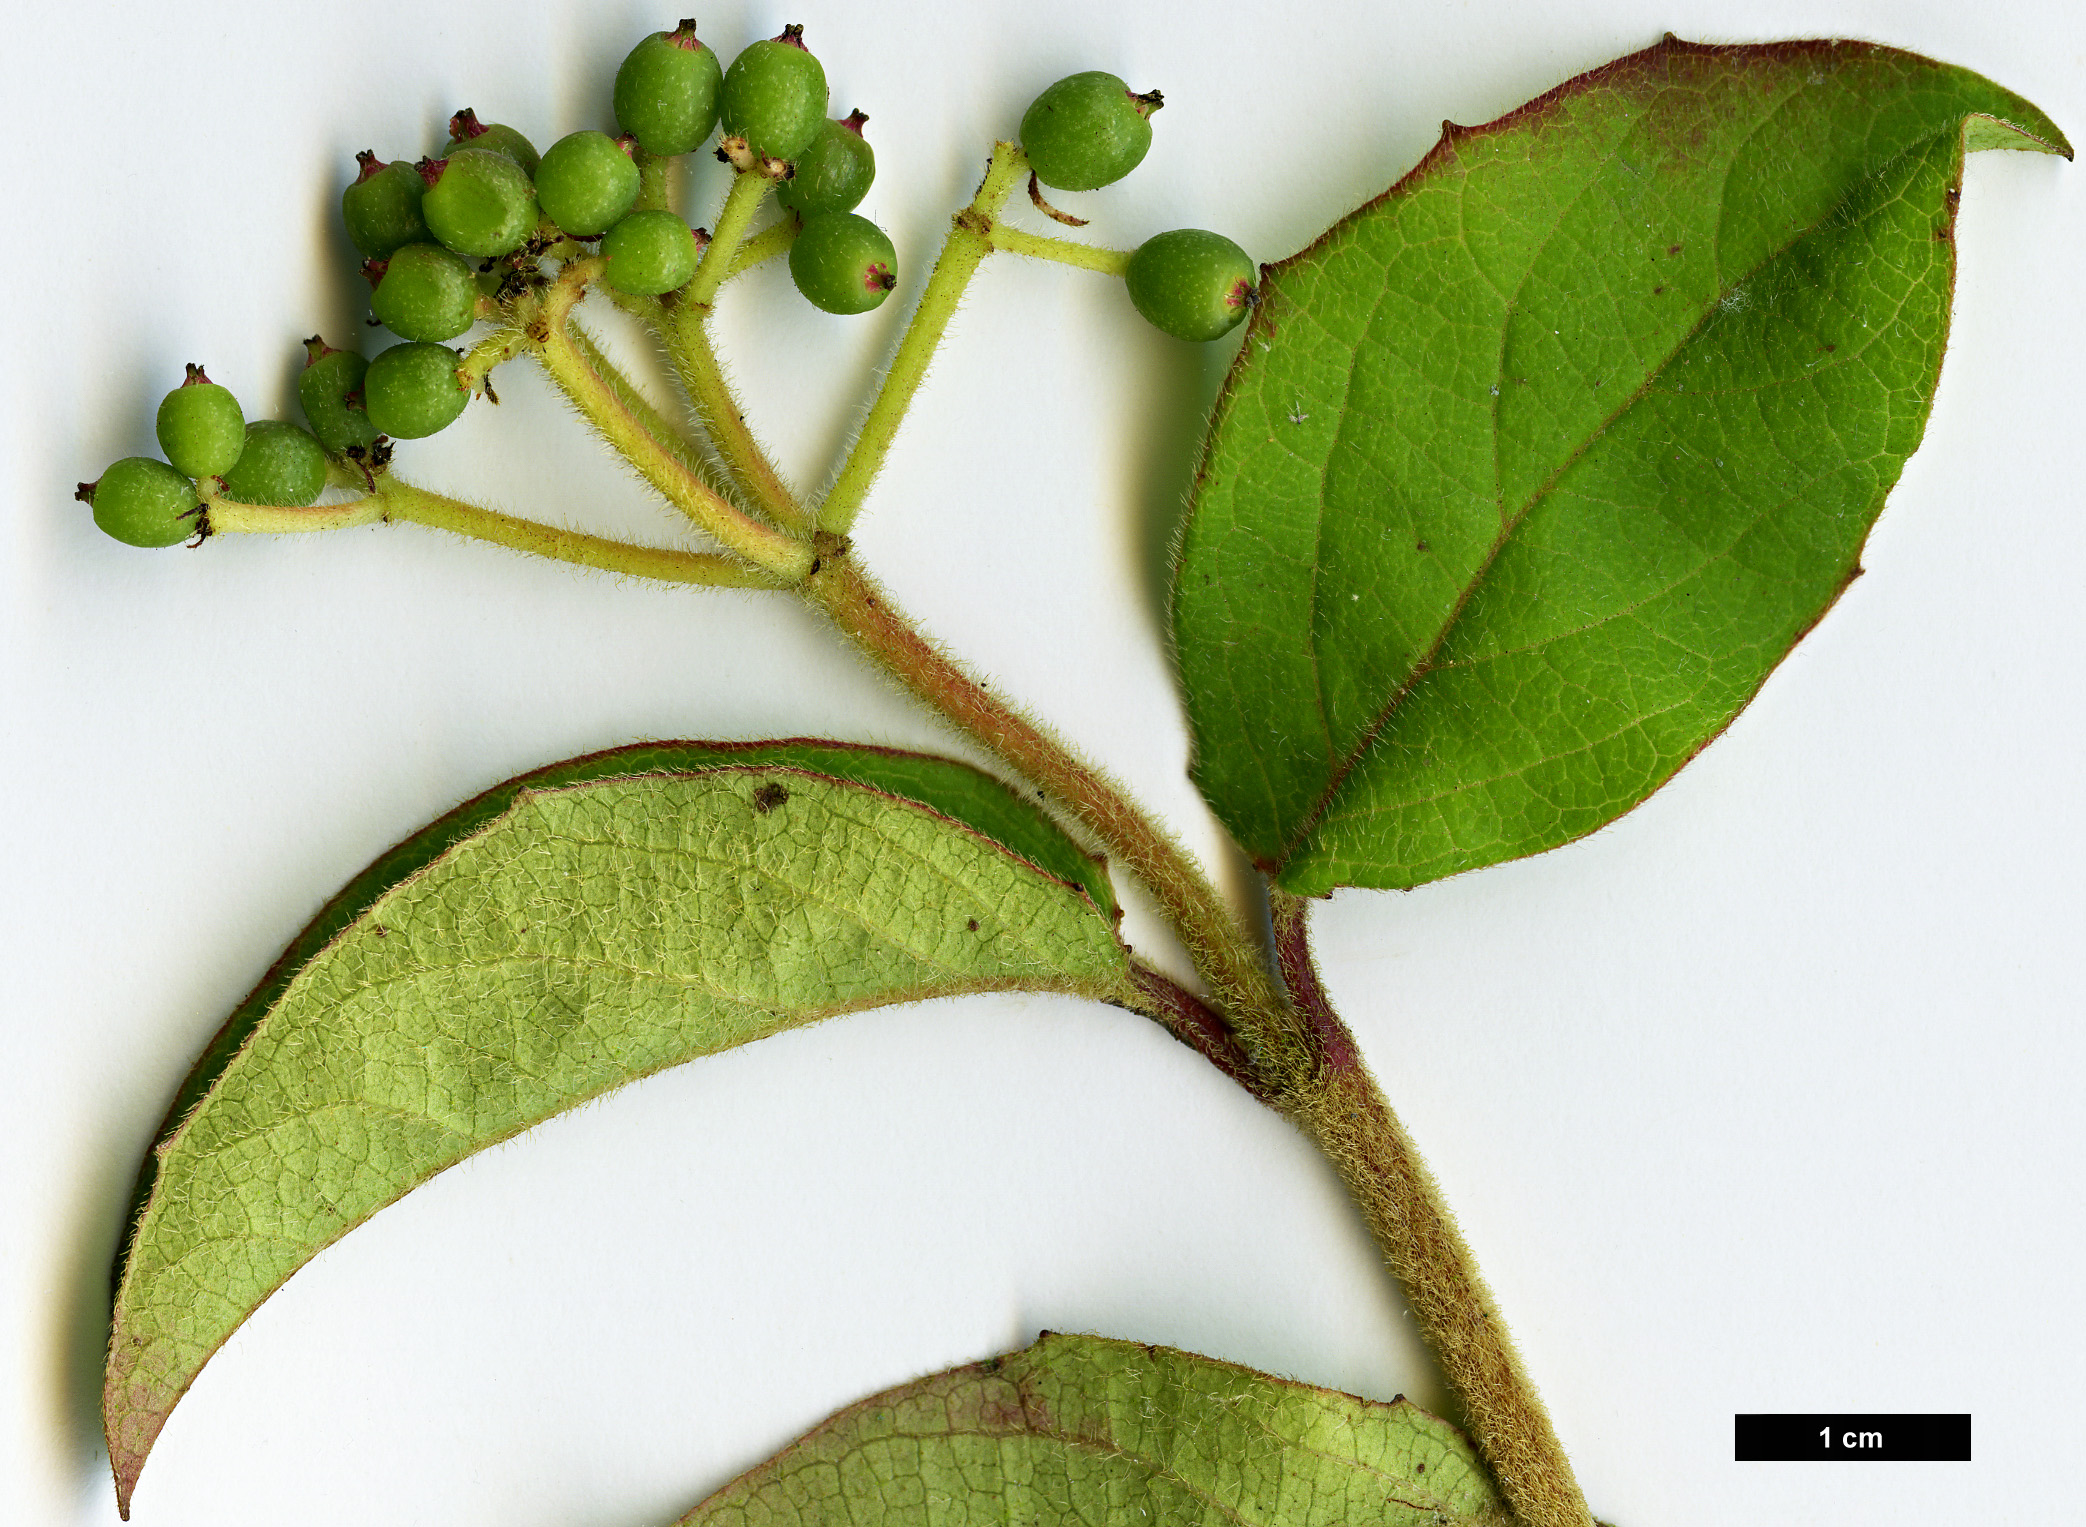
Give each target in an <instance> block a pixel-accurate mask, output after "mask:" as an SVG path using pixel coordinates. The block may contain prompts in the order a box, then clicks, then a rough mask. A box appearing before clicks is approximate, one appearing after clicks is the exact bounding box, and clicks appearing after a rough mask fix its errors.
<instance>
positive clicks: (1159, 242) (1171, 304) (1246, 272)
mask: <svg viewBox="0 0 2086 1527" xmlns="http://www.w3.org/2000/svg"><path fill="white" fill-rule="evenodd" d="M1124 279H1125V281H1126V282H1127V284H1128V285H1129V288H1130V300H1131V301H1132V302H1133V303H1135V304H1136V305H1137V311H1138V312H1140V313H1142V314H1144V316H1145V318H1146V320H1147V321H1148V322H1150V323H1151V324H1153V325H1154V326H1155V327H1157V328H1161V329H1164V330H1165V331H1166V332H1167V333H1169V334H1171V335H1173V336H1174V338H1176V339H1190V340H1205V339H1217V338H1219V337H1221V336H1223V335H1225V334H1229V333H1230V332H1231V331H1232V330H1233V329H1235V328H1237V327H1238V325H1239V320H1240V319H1242V318H1244V317H1245V316H1246V314H1247V312H1248V311H1249V310H1250V309H1251V308H1252V306H1253V303H1254V300H1255V294H1254V291H1253V261H1252V260H1251V259H1250V258H1249V257H1248V256H1247V254H1246V251H1245V250H1243V249H1241V248H1239V246H1238V245H1236V244H1234V243H1232V241H1231V240H1230V239H1227V238H1226V237H1224V235H1223V234H1221V233H1210V232H1208V231H1206V230H1204V229H1201V228H1176V229H1174V230H1173V231H1172V232H1171V233H1162V234H1159V235H1157V236H1156V237H1153V238H1149V239H1146V240H1145V241H1144V242H1143V243H1142V244H1140V245H1138V246H1137V252H1136V253H1135V254H1133V255H1131V256H1130V268H1129V270H1128V271H1127V272H1125V276H1124Z"/></svg>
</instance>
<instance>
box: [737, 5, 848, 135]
mask: <svg viewBox="0 0 2086 1527" xmlns="http://www.w3.org/2000/svg"><path fill="white" fill-rule="evenodd" d="M723 105H724V130H725V132H726V134H727V135H729V136H732V137H738V138H744V139H745V140H746V146H747V147H748V148H750V149H752V150H753V152H754V153H756V154H760V155H765V156H767V157H769V158H772V159H794V158H796V157H797V155H799V154H800V153H802V152H803V151H804V149H805V148H806V147H807V146H809V144H810V143H811V140H812V139H813V138H815V137H817V136H818V130H819V129H820V128H821V127H823V126H824V125H825V122H826V71H825V69H824V68H823V67H821V66H820V64H819V61H818V60H817V59H816V58H814V57H812V55H811V53H810V51H809V50H808V49H806V48H805V46H804V29H803V28H802V27H800V26H790V27H784V28H783V29H782V35H781V36H780V37H774V38H770V39H768V40H767V41H765V42H757V43H754V44H753V45H752V46H750V47H749V48H747V49H746V51H745V52H743V53H741V54H740V55H739V56H738V57H737V58H735V59H733V60H732V66H731V68H729V69H728V70H726V71H725V75H724V101H723Z"/></svg>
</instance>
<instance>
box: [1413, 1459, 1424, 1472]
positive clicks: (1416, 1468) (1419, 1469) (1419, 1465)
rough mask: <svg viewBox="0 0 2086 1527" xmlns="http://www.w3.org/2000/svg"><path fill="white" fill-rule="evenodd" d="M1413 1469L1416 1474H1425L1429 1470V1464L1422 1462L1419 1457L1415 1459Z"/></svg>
mask: <svg viewBox="0 0 2086 1527" xmlns="http://www.w3.org/2000/svg"><path fill="white" fill-rule="evenodd" d="M1412 1471H1413V1473H1415V1474H1424V1473H1426V1472H1427V1466H1426V1465H1425V1464H1424V1463H1421V1462H1420V1461H1419V1460H1418V1459H1414V1460H1413V1465H1412Z"/></svg>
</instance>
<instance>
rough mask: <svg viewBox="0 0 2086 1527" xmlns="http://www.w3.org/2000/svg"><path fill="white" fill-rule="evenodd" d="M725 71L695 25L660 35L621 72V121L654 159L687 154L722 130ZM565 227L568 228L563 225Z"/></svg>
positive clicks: (639, 47)
mask: <svg viewBox="0 0 2086 1527" xmlns="http://www.w3.org/2000/svg"><path fill="white" fill-rule="evenodd" d="M723 86H724V66H723V65H721V64H720V63H718V61H717V53H716V50H715V49H713V48H706V47H704V46H703V45H702V44H701V43H699V42H697V41H696V40H695V23H694V22H693V21H684V22H682V23H681V24H680V25H679V26H678V27H676V28H675V29H674V30H673V31H671V32H654V33H653V34H652V35H651V36H650V37H647V38H646V39H645V40H644V41H643V42H641V43H639V44H638V45H637V46H636V47H634V48H632V49H631V50H630V56H629V57H628V58H626V59H624V60H623V67H622V68H620V69H618V70H617V71H616V95H615V104H616V121H618V122H619V123H621V124H622V127H623V131H625V132H626V133H629V134H630V135H631V136H632V137H634V138H636V139H637V141H638V145H639V147H641V148H643V149H644V150H645V152H646V153H648V154H685V153H688V152H689V151H690V150H692V149H696V148H700V147H701V146H702V142H703V140H704V139H705V138H707V137H709V136H710V134H711V133H712V132H713V131H715V129H716V127H717V97H718V95H719V93H720V92H721V91H722V89H723ZM559 226H560V227H563V226H564V225H563V224H560V225H559Z"/></svg>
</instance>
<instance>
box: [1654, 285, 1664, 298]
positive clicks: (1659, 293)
mask: <svg viewBox="0 0 2086 1527" xmlns="http://www.w3.org/2000/svg"><path fill="white" fill-rule="evenodd" d="M1665 291H1666V288H1665V287H1663V286H1655V287H1653V288H1652V289H1651V294H1652V295H1653V296H1654V297H1660V296H1664V295H1665Z"/></svg>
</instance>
